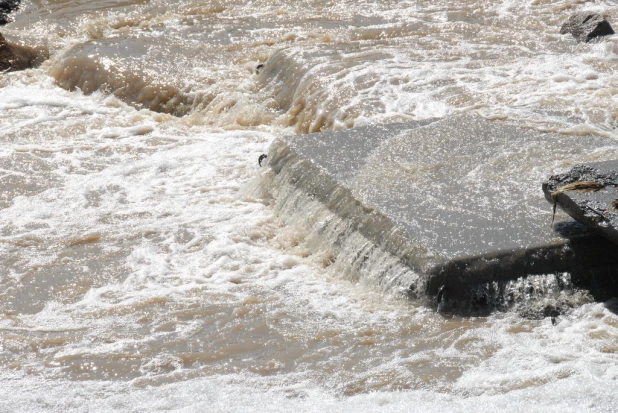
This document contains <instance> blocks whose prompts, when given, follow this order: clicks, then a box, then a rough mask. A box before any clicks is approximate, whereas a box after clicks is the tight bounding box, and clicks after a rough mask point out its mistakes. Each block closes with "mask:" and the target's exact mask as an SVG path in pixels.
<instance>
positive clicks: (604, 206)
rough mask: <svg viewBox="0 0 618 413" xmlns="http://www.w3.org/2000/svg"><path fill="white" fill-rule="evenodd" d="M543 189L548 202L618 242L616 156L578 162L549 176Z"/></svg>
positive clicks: (617, 167) (617, 168) (617, 172)
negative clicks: (612, 158)
mask: <svg viewBox="0 0 618 413" xmlns="http://www.w3.org/2000/svg"><path fill="white" fill-rule="evenodd" d="M578 183H579V185H578ZM543 192H544V193H545V197H546V198H547V200H548V201H549V202H550V203H552V204H554V203H555V204H556V205H557V206H559V207H560V208H562V209H563V210H564V211H565V212H567V213H568V214H569V215H570V216H572V217H573V218H575V219H576V220H577V221H579V222H581V223H583V224H585V225H587V226H588V227H590V228H592V229H594V230H595V231H598V232H599V233H601V234H603V235H604V236H605V237H607V238H609V239H610V240H611V241H613V242H615V243H617V244H618V160H615V161H606V162H598V163H590V164H583V165H577V166H575V167H574V168H573V169H571V171H569V172H568V173H564V174H559V175H554V176H552V177H550V178H549V180H548V181H547V182H546V183H544V184H543Z"/></svg>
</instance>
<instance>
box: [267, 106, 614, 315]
mask: <svg viewBox="0 0 618 413" xmlns="http://www.w3.org/2000/svg"><path fill="white" fill-rule="evenodd" d="M611 145H615V144H613V143H611V142H608V141H607V140H606V139H603V138H601V137H595V136H586V137H578V138H577V139H573V138H572V137H567V136H564V135H559V134H552V133H541V132H537V131H533V130H529V129H522V128H518V127H516V126H514V125H509V124H508V123H505V122H497V121H489V120H485V119H483V118H480V117H476V116H460V117H453V118H447V119H443V120H440V121H436V122H432V123H429V124H418V123H417V124H414V123H412V124H399V125H387V126H373V127H367V128H356V129H353V130H349V131H340V132H328V133H318V134H311V135H298V136H292V137H286V138H281V139H279V140H277V141H275V142H274V143H273V145H272V146H271V149H270V153H269V155H268V159H269V163H268V165H269V167H270V169H271V170H272V171H273V172H274V174H275V178H274V184H275V186H280V187H284V186H286V185H287V186H292V187H294V188H296V192H295V193H296V194H299V193H301V192H302V193H304V194H305V196H306V198H307V199H305V200H303V199H300V198H301V196H300V195H298V196H299V198H298V199H297V200H295V201H294V202H292V201H289V197H290V193H288V194H287V195H286V196H287V197H288V198H287V199H288V201H285V200H284V198H285V197H282V202H287V205H288V206H289V205H292V204H293V208H292V207H290V208H289V209H290V210H289V211H287V213H289V214H293V213H295V214H300V215H302V214H304V215H305V216H306V215H307V211H304V210H303V205H304V204H305V202H315V201H318V202H321V203H322V204H323V205H324V206H325V208H326V209H328V210H329V211H331V213H332V214H334V215H335V216H337V217H339V218H338V219H340V220H341V221H343V224H341V225H339V226H338V227H337V228H326V227H324V228H321V227H320V226H322V225H327V223H328V222H330V221H329V220H331V221H332V219H325V218H321V219H320V220H317V221H316V222H315V223H309V225H310V226H313V227H314V228H317V229H316V231H317V232H323V233H329V232H330V233H332V234H334V235H332V234H331V235H332V238H333V239H334V240H335V243H334V244H333V248H335V249H336V248H337V245H338V244H339V245H343V244H345V239H346V238H347V237H350V234H353V233H358V234H360V236H361V238H362V240H365V241H361V242H359V248H358V253H354V252H351V251H353V249H351V248H348V250H347V252H346V254H347V256H350V255H353V256H356V257H358V260H356V259H355V260H356V261H358V262H356V261H355V262H354V263H353V265H356V267H357V268H359V271H362V270H363V266H365V265H367V264H365V262H366V261H368V260H366V259H365V258H364V257H366V256H368V255H367V254H366V253H365V252H364V251H366V250H367V249H368V248H370V247H368V245H370V246H371V248H374V249H376V248H377V249H381V250H383V251H386V252H388V253H389V254H391V255H392V256H396V257H398V259H399V260H400V262H401V263H402V264H403V265H404V266H406V267H407V268H410V269H411V270H412V271H413V272H415V273H417V274H421V276H420V280H419V281H418V282H417V283H416V284H415V285H411V286H410V291H411V293H410V296H412V297H422V296H432V297H436V295H437V294H438V292H439V291H440V289H441V288H442V287H443V286H445V287H446V291H447V293H445V294H444V296H447V299H446V301H448V302H449V303H448V304H449V307H450V309H452V311H460V310H463V311H467V310H473V311H476V312H481V311H482V309H483V308H487V307H492V308H507V307H508V306H510V305H512V303H510V302H508V294H506V293H505V292H504V291H506V290H508V288H511V287H509V286H511V285H513V284H512V283H513V282H516V284H517V283H519V282H520V281H516V280H522V278H526V277H530V276H531V275H535V274H536V275H547V274H558V273H568V277H569V279H570V280H571V281H572V286H573V288H575V289H577V288H586V289H588V291H590V293H591V294H592V296H594V298H595V299H600V300H602V299H607V298H609V297H612V296H614V295H615V294H616V293H618V283H616V282H614V281H613V280H614V279H615V278H616V277H615V275H616V268H618V247H616V245H614V244H613V243H611V242H609V241H608V240H606V239H605V238H603V237H602V236H600V235H596V234H594V232H592V231H590V230H589V229H587V228H586V227H585V226H584V225H581V224H579V223H578V222H576V221H574V220H572V219H570V218H568V217H565V215H562V214H561V215H560V216H559V219H558V220H557V222H556V223H555V224H554V225H551V208H550V207H548V206H547V204H546V203H545V201H544V199H543V196H542V194H541V193H540V192H539V190H538V183H539V181H540V179H539V174H541V173H543V172H542V171H550V170H551V169H550V168H551V164H552V162H558V163H562V162H564V163H575V162H573V161H575V160H577V159H582V157H585V154H586V153H587V151H590V148H606V147H607V150H608V151H611V150H612V149H611V148H610V147H611ZM565 147H568V151H565V150H564V149H563V148H565ZM551 157H553V158H552V162H549V161H548V158H551ZM547 175H549V173H547V172H545V175H544V176H547ZM288 192H289V191H288ZM325 223H326V224H325ZM390 273H392V272H389V271H385V272H384V274H385V275H384V276H385V277H389V276H390V275H389V274H390ZM374 274H375V271H373V274H372V275H370V276H372V277H373V276H375V275H374ZM496 283H497V284H496ZM483 285H485V286H487V285H491V286H495V285H500V286H502V287H500V288H501V290H500V291H495V292H491V294H490V293H489V292H485V293H478V294H477V293H476V292H477V291H479V288H481V287H479V286H483ZM517 285H519V284H517ZM482 288H485V287H482ZM492 288H494V287H492ZM556 288H558V287H556ZM558 289H559V288H558ZM502 290H504V291H502ZM444 296H443V297H442V298H443V300H442V301H444V300H445V299H444ZM488 297H493V298H491V299H490V298H488ZM451 303H452V304H451Z"/></svg>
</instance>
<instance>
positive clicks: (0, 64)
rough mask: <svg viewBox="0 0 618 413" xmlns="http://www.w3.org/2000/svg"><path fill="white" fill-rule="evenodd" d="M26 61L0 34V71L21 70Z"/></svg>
mask: <svg viewBox="0 0 618 413" xmlns="http://www.w3.org/2000/svg"><path fill="white" fill-rule="evenodd" d="M26 66H27V65H26V62H24V61H23V59H20V58H19V57H18V56H17V54H15V52H14V51H13V48H11V46H9V44H8V43H7V42H6V40H5V39H4V37H3V36H2V34H0V71H2V72H6V71H9V72H10V71H13V70H23V69H25V68H26Z"/></svg>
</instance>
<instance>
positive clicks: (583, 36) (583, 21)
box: [560, 12, 614, 42]
mask: <svg viewBox="0 0 618 413" xmlns="http://www.w3.org/2000/svg"><path fill="white" fill-rule="evenodd" d="M567 33H570V34H572V35H573V37H575V38H576V39H577V41H579V42H589V41H590V40H592V39H594V38H595V37H600V36H607V35H610V34H614V30H613V29H612V26H611V25H610V24H609V22H608V21H607V20H606V19H605V17H603V15H601V14H598V13H592V12H578V13H575V14H573V15H571V17H569V20H568V21H567V22H566V23H564V24H563V25H562V28H560V34H567Z"/></svg>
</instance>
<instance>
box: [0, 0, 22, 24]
mask: <svg viewBox="0 0 618 413" xmlns="http://www.w3.org/2000/svg"><path fill="white" fill-rule="evenodd" d="M20 2H21V0H0V26H4V25H5V24H7V23H8V22H9V17H8V16H9V14H10V13H11V12H12V11H14V10H17V8H18V7H19V3H20Z"/></svg>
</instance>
